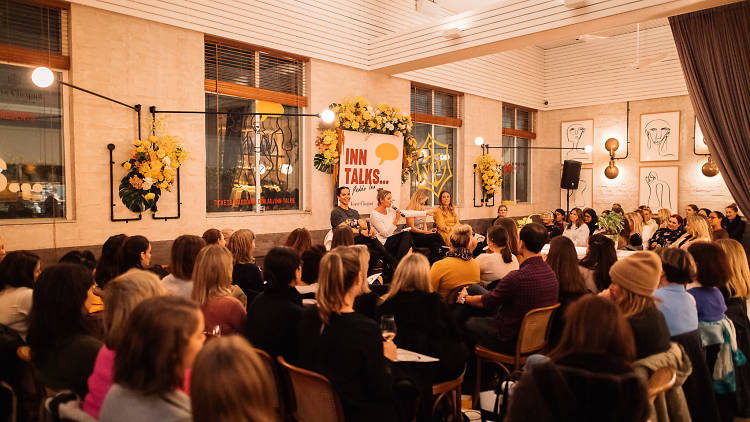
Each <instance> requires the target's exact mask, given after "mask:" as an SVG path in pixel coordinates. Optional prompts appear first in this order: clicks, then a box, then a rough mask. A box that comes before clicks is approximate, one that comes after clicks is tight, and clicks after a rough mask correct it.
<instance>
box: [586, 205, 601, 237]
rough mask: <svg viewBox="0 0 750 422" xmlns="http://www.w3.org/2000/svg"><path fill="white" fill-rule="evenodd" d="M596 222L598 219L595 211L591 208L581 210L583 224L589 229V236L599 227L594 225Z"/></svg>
mask: <svg viewBox="0 0 750 422" xmlns="http://www.w3.org/2000/svg"><path fill="white" fill-rule="evenodd" d="M598 221H599V217H598V216H597V215H596V211H594V210H593V209H592V208H586V209H584V210H583V222H584V223H586V225H587V226H588V227H589V236H590V235H592V234H594V232H595V231H597V230H599V226H597V225H596V223H597V222H598Z"/></svg>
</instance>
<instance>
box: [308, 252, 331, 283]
mask: <svg viewBox="0 0 750 422" xmlns="http://www.w3.org/2000/svg"><path fill="white" fill-rule="evenodd" d="M325 253H326V248H325V246H323V245H315V246H313V247H312V248H310V249H308V250H306V251H305V252H303V253H302V281H303V282H304V283H305V284H308V285H309V284H315V283H317V282H318V270H319V268H320V260H321V259H323V255H325Z"/></svg>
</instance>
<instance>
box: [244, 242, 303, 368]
mask: <svg viewBox="0 0 750 422" xmlns="http://www.w3.org/2000/svg"><path fill="white" fill-rule="evenodd" d="M263 262H264V264H263V276H264V278H265V279H266V282H267V283H268V284H266V289H265V290H264V291H263V293H261V294H259V295H258V297H256V298H255V300H253V302H252V303H251V304H250V305H248V307H247V324H246V328H245V335H246V336H247V338H248V340H250V342H251V343H252V344H253V346H255V347H257V348H259V349H262V350H265V351H266V352H267V353H268V354H269V355H271V356H274V357H276V356H279V355H282V356H284V359H286V360H287V362H292V363H294V362H297V325H298V324H299V318H300V314H301V312H302V296H301V295H300V294H299V293H298V292H297V289H296V288H294V286H295V285H296V284H298V283H300V282H301V277H302V264H301V261H300V258H299V254H298V251H297V250H295V249H292V248H290V247H278V246H277V247H275V248H273V249H271V250H270V251H268V253H267V254H266V257H265V260H264V261H263Z"/></svg>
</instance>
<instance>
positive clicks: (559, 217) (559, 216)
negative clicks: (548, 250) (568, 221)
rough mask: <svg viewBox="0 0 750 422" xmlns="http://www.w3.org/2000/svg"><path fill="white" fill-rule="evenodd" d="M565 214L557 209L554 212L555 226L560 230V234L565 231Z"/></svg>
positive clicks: (562, 210) (560, 209)
mask: <svg viewBox="0 0 750 422" xmlns="http://www.w3.org/2000/svg"><path fill="white" fill-rule="evenodd" d="M565 214H566V213H565V210H564V209H562V208H558V209H556V210H555V212H554V216H555V225H556V226H557V228H558V229H560V234H562V232H564V231H565Z"/></svg>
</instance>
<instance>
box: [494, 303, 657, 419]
mask: <svg viewBox="0 0 750 422" xmlns="http://www.w3.org/2000/svg"><path fill="white" fill-rule="evenodd" d="M565 319H566V323H565V328H564V329H563V333H562V337H561V339H560V343H559V344H558V346H557V347H556V348H554V349H553V350H552V351H551V352H550V353H549V360H545V362H543V363H538V364H536V365H535V366H534V367H533V368H531V369H530V370H527V371H526V372H525V373H524V375H523V376H522V377H521V380H520V381H519V382H518V384H516V387H515V389H514V390H513V395H512V396H511V402H510V408H509V410H508V415H507V417H506V418H505V421H508V422H515V421H558V420H602V421H604V420H609V421H620V420H621V421H632V422H639V421H646V420H648V418H649V405H648V400H647V396H646V388H645V386H644V385H643V383H642V382H641V381H640V379H639V378H638V377H637V376H636V374H635V373H634V372H633V369H632V368H631V367H630V363H631V362H632V361H633V358H634V357H635V344H634V341H633V335H632V334H631V331H630V327H629V326H628V323H627V321H626V320H625V318H624V317H623V315H622V313H620V311H619V310H618V309H617V307H616V306H615V305H614V304H612V303H611V302H609V301H607V300H606V299H603V298H600V297H596V296H587V297H583V298H581V299H580V300H578V301H576V302H575V303H573V304H572V305H571V306H570V307H569V308H568V311H567V312H566V315H565ZM613 392H616V393H613Z"/></svg>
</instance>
